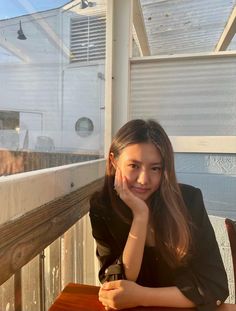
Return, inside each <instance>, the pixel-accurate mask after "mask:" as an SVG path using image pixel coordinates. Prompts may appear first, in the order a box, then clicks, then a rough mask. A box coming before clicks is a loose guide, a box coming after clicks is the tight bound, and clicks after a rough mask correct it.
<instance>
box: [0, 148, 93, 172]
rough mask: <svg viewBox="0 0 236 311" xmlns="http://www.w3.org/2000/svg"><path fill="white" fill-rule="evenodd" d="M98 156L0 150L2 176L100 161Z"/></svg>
mask: <svg viewBox="0 0 236 311" xmlns="http://www.w3.org/2000/svg"><path fill="white" fill-rule="evenodd" d="M98 158H99V155H96V154H75V153H73V154H71V153H61V152H32V151H11V150H0V176H2V175H4V176H6V175H11V174H16V173H21V172H28V171H34V170H40V169H44V168H49V167H55V166H61V165H66V164H71V163H77V162H84V161H90V160H95V159H98Z"/></svg>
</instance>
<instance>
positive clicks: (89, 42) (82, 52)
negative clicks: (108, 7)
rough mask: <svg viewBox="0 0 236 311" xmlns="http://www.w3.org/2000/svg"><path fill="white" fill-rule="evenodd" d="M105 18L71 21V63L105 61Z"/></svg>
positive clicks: (86, 18) (93, 17)
mask: <svg viewBox="0 0 236 311" xmlns="http://www.w3.org/2000/svg"><path fill="white" fill-rule="evenodd" d="M105 41H106V19H105V16H100V17H98V16H86V17H80V18H73V19H71V41H70V45H71V62H72V63H73V62H79V61H81V62H82V61H91V60H99V59H105V50H106V49H105Z"/></svg>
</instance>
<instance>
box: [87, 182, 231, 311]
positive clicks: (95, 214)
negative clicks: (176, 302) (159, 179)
mask: <svg viewBox="0 0 236 311" xmlns="http://www.w3.org/2000/svg"><path fill="white" fill-rule="evenodd" d="M180 187H181V191H182V195H183V199H184V201H185V204H186V207H187V210H188V212H189V216H190V218H191V220H192V223H193V225H194V228H195V229H194V231H192V233H193V240H194V241H195V243H194V251H192V252H193V253H192V256H190V259H189V261H188V263H187V265H186V266H184V267H179V268H176V269H172V268H170V267H169V266H168V264H167V263H166V262H165V261H164V259H163V258H162V257H161V255H160V254H159V253H158V251H156V250H155V248H154V247H149V246H145V249H144V254H143V260H142V265H141V269H140V273H139V276H138V279H137V281H136V282H137V283H138V284H140V285H143V286H147V287H165V286H177V287H178V288H179V289H180V290H181V292H182V293H183V294H184V295H185V296H186V297H187V298H188V299H190V300H191V301H193V302H194V303H195V304H196V305H197V310H199V311H212V310H215V309H216V307H217V306H218V305H219V304H221V303H222V302H223V301H225V299H226V298H227V296H228V294H229V293H228V282H227V276H226V272H225V269H224V266H223V262H222V259H221V256H220V252H219V247H218V244H217V242H216V238H215V234H214V231H213V228H212V225H211V223H210V221H209V218H208V215H207V213H206V210H205V207H204V203H203V198H202V194H201V191H200V189H197V188H194V187H192V186H189V185H180ZM91 202H93V201H91ZM90 220H91V225H92V233H93V237H94V238H95V240H96V243H97V256H98V259H99V262H100V267H101V269H100V271H99V279H100V281H101V282H103V281H104V279H105V270H106V269H107V268H108V267H109V266H110V265H112V264H113V263H114V262H116V260H117V259H118V258H119V257H120V256H122V252H123V250H124V247H125V244H126V240H127V237H128V234H129V230H130V225H129V224H127V223H124V222H123V220H122V219H121V218H120V217H119V216H118V215H117V214H116V213H115V212H114V211H113V209H112V208H111V207H109V206H101V205H100V204H95V203H91V207H90Z"/></svg>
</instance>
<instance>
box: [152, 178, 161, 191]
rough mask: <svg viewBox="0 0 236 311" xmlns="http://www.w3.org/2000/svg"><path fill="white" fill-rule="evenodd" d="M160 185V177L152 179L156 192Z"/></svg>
mask: <svg viewBox="0 0 236 311" xmlns="http://www.w3.org/2000/svg"><path fill="white" fill-rule="evenodd" d="M160 185H161V175H160V176H156V177H155V178H154V179H153V187H154V188H155V189H156V190H157V189H159V187H160Z"/></svg>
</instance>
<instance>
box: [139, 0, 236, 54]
mask: <svg viewBox="0 0 236 311" xmlns="http://www.w3.org/2000/svg"><path fill="white" fill-rule="evenodd" d="M141 4H142V8H143V15H144V21H145V25H146V31H147V34H148V38H149V45H150V47H151V55H166V54H180V53H181V54H182V53H196V52H210V51H213V50H214V47H215V45H216V44H217V42H218V40H219V38H220V36H221V33H222V32H223V30H224V27H225V24H226V22H227V19H228V17H229V15H230V13H231V11H232V9H233V7H234V6H235V5H236V0H191V1H189V0H141ZM235 48H236V42H235V41H234V44H233V45H231V46H230V49H235Z"/></svg>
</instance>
